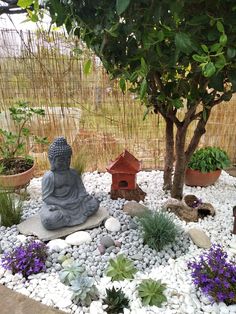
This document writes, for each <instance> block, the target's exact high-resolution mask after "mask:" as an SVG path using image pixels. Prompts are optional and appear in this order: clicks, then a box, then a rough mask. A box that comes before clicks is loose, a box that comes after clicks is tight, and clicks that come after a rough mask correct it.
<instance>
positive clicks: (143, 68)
mask: <svg viewBox="0 0 236 314" xmlns="http://www.w3.org/2000/svg"><path fill="white" fill-rule="evenodd" d="M141 73H142V75H143V76H146V75H147V73H148V67H147V64H146V61H145V60H144V58H141Z"/></svg>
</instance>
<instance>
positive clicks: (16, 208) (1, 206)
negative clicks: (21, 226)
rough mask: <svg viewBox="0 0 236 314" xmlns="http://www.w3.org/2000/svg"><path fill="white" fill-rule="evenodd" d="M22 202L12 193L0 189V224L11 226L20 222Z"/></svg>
mask: <svg viewBox="0 0 236 314" xmlns="http://www.w3.org/2000/svg"><path fill="white" fill-rule="evenodd" d="M22 206H23V203H22V202H21V200H20V199H18V198H16V196H15V195H14V194H13V193H9V192H7V191H4V190H0V225H2V226H5V227H11V226H12V225H17V224H18V223H20V220H21V216H22Z"/></svg>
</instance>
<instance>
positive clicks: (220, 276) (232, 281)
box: [188, 244, 236, 305]
mask: <svg viewBox="0 0 236 314" xmlns="http://www.w3.org/2000/svg"><path fill="white" fill-rule="evenodd" d="M227 257H228V256H227V253H226V252H224V251H223V249H222V247H221V245H218V244H215V245H212V247H211V248H210V250H209V251H208V252H206V253H204V254H202V255H201V256H200V257H199V260H198V261H197V260H196V259H195V260H194V261H191V262H189V263H188V268H189V269H191V276H192V278H193V282H194V284H195V285H196V286H198V287H199V288H200V289H201V290H202V292H203V293H204V294H206V295H207V296H208V297H209V298H210V299H211V301H213V302H225V303H226V304H227V305H230V304H235V303H236V265H235V264H233V262H232V261H227Z"/></svg>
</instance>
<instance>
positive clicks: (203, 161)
mask: <svg viewBox="0 0 236 314" xmlns="http://www.w3.org/2000/svg"><path fill="white" fill-rule="evenodd" d="M229 165H230V160H229V157H228V155H227V153H226V152H225V151H224V150H223V149H221V148H218V147H204V148H200V149H198V150H197V151H195V152H194V153H193V155H192V157H191V159H190V161H189V163H188V167H189V168H191V169H193V170H199V171H200V172H203V173H204V172H210V171H215V170H218V169H225V168H226V167H228V166H229Z"/></svg>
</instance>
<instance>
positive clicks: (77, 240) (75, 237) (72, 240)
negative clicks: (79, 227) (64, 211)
mask: <svg viewBox="0 0 236 314" xmlns="http://www.w3.org/2000/svg"><path fill="white" fill-rule="evenodd" d="M65 241H66V243H67V244H70V245H81V244H83V243H89V242H91V241H92V237H91V235H90V234H89V233H88V232H86V231H78V232H75V233H72V234H70V235H68V236H67V237H66V238H65Z"/></svg>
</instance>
